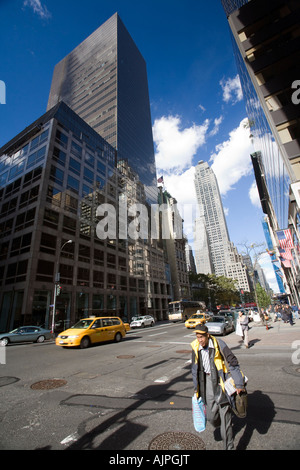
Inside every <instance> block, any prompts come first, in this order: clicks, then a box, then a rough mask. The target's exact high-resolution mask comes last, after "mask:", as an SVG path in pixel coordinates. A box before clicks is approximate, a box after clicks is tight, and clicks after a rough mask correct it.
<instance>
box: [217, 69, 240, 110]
mask: <svg viewBox="0 0 300 470" xmlns="http://www.w3.org/2000/svg"><path fill="white" fill-rule="evenodd" d="M220 85H221V87H222V90H223V100H224V101H225V102H226V103H229V102H230V101H232V103H233V104H235V103H237V102H238V101H241V100H242V99H243V92H242V87H241V82H240V77H239V76H238V75H236V76H235V77H234V78H227V80H225V79H224V78H222V80H221V81H220Z"/></svg>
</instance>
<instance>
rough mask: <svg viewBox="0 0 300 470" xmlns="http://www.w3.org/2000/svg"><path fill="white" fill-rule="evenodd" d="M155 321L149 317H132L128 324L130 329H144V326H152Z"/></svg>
mask: <svg viewBox="0 0 300 470" xmlns="http://www.w3.org/2000/svg"><path fill="white" fill-rule="evenodd" d="M154 323H155V320H154V318H153V317H151V315H143V316H140V317H133V318H132V321H131V323H130V328H141V327H142V328H144V327H145V326H153V325H154Z"/></svg>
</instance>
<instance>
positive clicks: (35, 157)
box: [26, 145, 46, 168]
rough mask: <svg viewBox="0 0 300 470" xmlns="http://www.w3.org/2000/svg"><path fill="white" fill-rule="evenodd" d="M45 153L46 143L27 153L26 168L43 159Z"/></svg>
mask: <svg viewBox="0 0 300 470" xmlns="http://www.w3.org/2000/svg"><path fill="white" fill-rule="evenodd" d="M45 154H46V145H44V147H42V148H40V149H39V150H38V151H37V152H34V153H32V154H31V155H29V157H28V161H27V167H26V168H30V167H31V166H33V165H36V164H37V163H38V162H40V161H41V160H43V158H44V157H45Z"/></svg>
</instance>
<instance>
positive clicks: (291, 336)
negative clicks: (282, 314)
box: [224, 320, 300, 349]
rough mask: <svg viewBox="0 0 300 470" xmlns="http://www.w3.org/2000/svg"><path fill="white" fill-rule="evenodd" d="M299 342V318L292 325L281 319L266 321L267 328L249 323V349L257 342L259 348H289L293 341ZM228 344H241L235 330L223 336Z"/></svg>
mask: <svg viewBox="0 0 300 470" xmlns="http://www.w3.org/2000/svg"><path fill="white" fill-rule="evenodd" d="M296 340H298V341H299V343H300V320H295V323H294V325H293V326H291V325H290V324H289V323H283V322H282V321H277V322H271V321H270V322H268V330H267V328H266V326H265V325H260V324H259V325H257V324H256V323H254V322H251V323H250V324H249V346H250V349H251V348H252V347H254V346H255V344H256V343H259V348H264V347H265V348H267V347H272V346H274V347H276V348H278V347H281V348H287V347H288V348H290V347H291V345H292V343H293V342H294V341H296ZM224 341H225V342H226V343H227V344H228V346H235V345H236V346H237V345H241V347H243V346H242V339H241V337H240V336H238V335H237V334H236V333H235V332H233V333H232V334H230V335H227V336H225V337H224Z"/></svg>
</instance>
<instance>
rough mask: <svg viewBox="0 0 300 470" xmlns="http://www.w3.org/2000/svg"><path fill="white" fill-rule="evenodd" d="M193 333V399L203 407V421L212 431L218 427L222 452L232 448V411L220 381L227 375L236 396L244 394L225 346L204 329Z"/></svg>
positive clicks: (235, 365)
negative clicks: (194, 335)
mask: <svg viewBox="0 0 300 470" xmlns="http://www.w3.org/2000/svg"><path fill="white" fill-rule="evenodd" d="M198 328H199V329H197V330H196V331H195V333H196V339H195V340H194V341H193V342H192V343H191V347H192V377H193V384H194V389H195V394H196V396H197V398H199V397H201V398H202V400H203V401H204V403H205V405H206V417H207V421H209V422H210V423H211V424H212V425H213V426H214V427H215V428H216V427H219V426H221V429H220V430H221V437H222V439H223V446H224V449H225V450H231V449H233V448H234V445H233V433H232V411H231V406H230V404H229V401H228V398H227V396H226V393H225V386H224V380H223V379H225V380H226V379H227V376H228V372H230V374H231V376H232V378H233V380H234V383H235V386H236V393H237V394H239V395H240V394H241V393H242V392H243V391H244V379H243V375H242V373H241V371H240V367H239V363H238V360H237V358H236V357H235V355H234V354H233V353H232V351H231V350H230V349H229V347H228V346H227V344H226V343H225V342H224V341H222V340H220V339H218V340H217V339H216V338H215V337H214V336H212V335H209V333H208V328H207V326H206V325H201V326H199V327H198Z"/></svg>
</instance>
